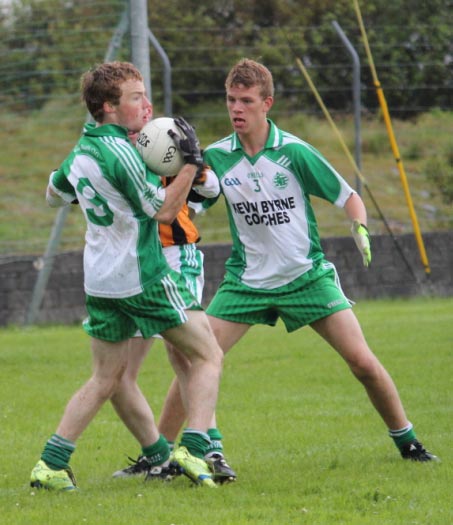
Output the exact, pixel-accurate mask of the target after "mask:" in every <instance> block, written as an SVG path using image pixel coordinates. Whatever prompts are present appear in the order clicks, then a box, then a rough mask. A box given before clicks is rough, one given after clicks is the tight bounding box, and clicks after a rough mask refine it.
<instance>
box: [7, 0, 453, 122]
mask: <svg viewBox="0 0 453 525" xmlns="http://www.w3.org/2000/svg"><path fill="white" fill-rule="evenodd" d="M127 4H128V2H127V1H123V0H98V1H96V0H94V1H93V0H77V1H75V0H72V1H71V0H15V1H14V2H13V3H12V8H11V10H10V11H9V12H8V13H6V11H5V12H1V14H0V25H1V35H0V56H1V57H2V65H1V67H0V71H1V73H2V74H1V75H0V93H1V95H0V104H3V105H5V104H9V105H11V104H14V106H21V105H22V106H24V105H25V106H26V107H32V108H37V107H39V105H40V104H42V103H44V102H45V101H46V100H47V99H48V97H50V96H58V95H60V94H64V93H67V92H76V91H77V88H78V79H79V77H80V74H81V72H82V71H84V70H85V69H87V68H88V67H90V66H91V65H92V64H93V63H95V62H100V61H102V60H103V56H104V53H105V49H106V48H107V45H108V43H109V40H110V39H111V37H112V34H113V31H114V29H115V27H116V25H117V23H118V21H119V17H120V15H121V13H122V12H123V10H124V8H125V6H126V5H127ZM361 10H362V16H363V19H364V22H365V27H366V29H367V35H368V39H369V42H370V46H371V50H372V53H373V58H374V62H375V64H376V68H377V71H378V75H379V80H380V83H381V85H382V86H383V89H384V92H385V95H386V98H387V101H388V103H389V106H390V107H391V108H394V110H395V111H397V112H398V114H399V116H412V115H416V114H417V113H418V112H421V111H426V110H427V109H429V108H430V107H439V108H444V109H451V108H452V107H453V89H452V88H453V66H452V64H453V43H452V40H451V26H452V22H453V15H452V9H451V2H450V1H449V0H448V1H447V0H431V1H430V2H419V1H417V0H393V1H392V2H388V1H386V0H369V1H367V2H363V1H362V2H361ZM148 18H149V27H150V29H151V30H152V31H153V33H154V34H155V36H156V37H157V38H158V40H159V42H160V44H161V46H162V47H163V48H164V49H165V51H166V53H167V55H168V57H169V59H170V63H171V65H172V71H173V74H172V80H173V106H174V107H175V109H177V110H179V111H181V110H184V109H185V108H187V107H190V106H191V105H192V104H199V103H207V102H210V101H214V100H218V99H219V96H220V97H223V83H224V78H225V74H226V72H227V71H228V69H229V67H230V66H231V65H232V64H233V63H234V61H235V60H237V59H238V58H240V57H242V56H248V57H251V58H255V59H259V60H261V61H263V62H264V63H265V64H266V65H268V66H269V67H270V69H271V70H272V72H273V74H274V77H275V83H276V87H277V93H278V95H279V96H280V97H282V98H283V100H284V101H286V102H287V103H290V102H295V101H296V102H297V104H298V105H299V106H303V107H304V106H308V105H310V106H313V98H312V95H311V93H310V92H309V89H308V87H307V86H306V84H305V82H304V79H303V78H302V76H301V74H300V72H299V71H298V69H297V67H296V65H295V60H294V56H293V54H292V51H291V49H290V46H289V43H291V46H292V47H293V48H294V50H295V52H296V53H297V54H298V56H299V57H300V58H301V59H302V60H303V61H304V63H305V65H306V66H307V67H308V69H309V72H310V74H311V76H312V78H313V81H314V83H315V85H317V87H318V88H319V90H320V93H321V94H322V96H323V99H324V101H325V102H326V104H327V106H328V107H330V108H332V109H335V110H340V111H348V110H350V106H351V81H352V71H351V60H350V56H349V54H348V52H347V50H346V49H345V47H344V46H343V44H342V43H341V41H340V39H339V36H338V35H337V34H336V32H335V30H334V28H333V26H332V22H333V21H334V20H336V21H337V22H338V23H339V24H340V26H341V28H342V29H343V31H344V32H345V33H346V35H347V37H348V38H349V40H350V41H351V43H352V44H353V46H354V47H355V48H356V49H357V50H358V52H359V55H360V60H361V81H362V102H363V106H364V107H366V108H367V110H369V111H374V110H375V109H376V108H378V102H377V98H376V95H375V92H374V86H373V82H372V78H371V75H370V71H369V68H368V64H367V58H366V54H365V51H364V47H363V43H362V40H361V35H360V31H359V27H358V23H357V19H356V14H355V11H354V7H353V2H352V0H336V1H335V2H332V1H331V0H304V1H302V0H248V1H246V2H244V1H243V0H242V1H238V0H205V1H204V2H199V0H153V1H151V0H148ZM127 44H128V40H127V38H125V39H124V42H123V47H122V48H121V50H120V53H119V57H120V58H125V59H128V58H129V56H128V52H129V49H128V47H127ZM150 59H151V64H152V72H153V75H154V78H153V84H155V85H156V86H157V87H158V89H157V91H156V92H155V96H156V97H157V100H158V101H159V98H160V99H161V98H162V96H163V94H162V89H161V87H160V85H159V82H158V80H159V78H160V76H161V74H162V65H161V63H160V58H159V56H158V55H157V54H156V52H155V51H154V50H153V49H152V50H151V57H150ZM153 95H154V92H153Z"/></svg>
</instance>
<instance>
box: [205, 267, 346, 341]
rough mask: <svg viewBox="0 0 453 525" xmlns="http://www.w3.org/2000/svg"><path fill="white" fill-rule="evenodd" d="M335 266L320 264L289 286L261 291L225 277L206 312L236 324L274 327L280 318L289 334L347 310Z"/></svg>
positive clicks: (229, 276)
mask: <svg viewBox="0 0 453 525" xmlns="http://www.w3.org/2000/svg"><path fill="white" fill-rule="evenodd" d="M351 304H352V303H351V301H349V299H348V298H347V297H346V296H345V295H344V293H343V291H342V289H341V286H340V282H339V279H338V275H337V272H336V270H335V266H334V265H333V264H332V263H329V262H327V261H323V262H321V263H319V264H318V265H317V266H316V267H314V268H312V269H311V270H310V271H308V272H307V273H304V274H303V275H301V276H300V277H298V278H297V279H295V280H294V281H293V282H291V283H290V284H287V285H285V286H281V287H279V288H274V289H272V290H263V289H256V288H250V287H249V286H245V285H244V284H242V283H240V282H238V281H237V280H236V279H235V278H234V277H232V276H231V275H229V274H227V275H226V276H225V279H224V281H223V282H222V284H221V285H220V287H219V289H218V290H217V293H216V294H215V296H214V298H213V299H212V301H211V303H210V304H209V306H208V308H207V310H206V313H207V314H209V315H211V316H213V317H219V318H220V319H225V320H227V321H233V322H236V323H246V324H250V325H254V324H267V325H270V326H275V324H276V323H277V320H278V318H281V319H282V321H283V322H284V324H285V327H286V330H287V331H288V332H293V331H294V330H297V329H298V328H302V326H305V325H308V324H310V323H312V322H314V321H316V320H318V319H322V318H323V317H327V316H328V315H331V314H333V313H334V312H338V311H339V310H345V309H346V308H351Z"/></svg>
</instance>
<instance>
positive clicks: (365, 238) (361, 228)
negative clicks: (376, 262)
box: [351, 219, 371, 267]
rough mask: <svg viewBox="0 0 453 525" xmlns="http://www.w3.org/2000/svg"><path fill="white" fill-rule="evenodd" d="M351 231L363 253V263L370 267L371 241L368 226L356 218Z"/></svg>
mask: <svg viewBox="0 0 453 525" xmlns="http://www.w3.org/2000/svg"><path fill="white" fill-rule="evenodd" d="M351 232H352V236H353V237H354V241H355V243H356V245H357V248H358V249H359V252H360V253H361V254H362V258H363V264H364V266H367V267H368V266H369V265H370V263H371V241H370V234H369V233H368V228H367V227H366V226H365V225H364V224H361V223H360V221H359V220H358V219H354V220H353V221H352V226H351Z"/></svg>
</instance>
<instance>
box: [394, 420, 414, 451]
mask: <svg viewBox="0 0 453 525" xmlns="http://www.w3.org/2000/svg"><path fill="white" fill-rule="evenodd" d="M389 436H390V437H391V438H392V439H393V441H394V442H395V445H396V446H397V447H398V448H399V449H400V448H401V447H402V446H403V445H405V444H406V443H409V442H410V441H414V440H415V439H417V437H416V435H415V432H414V427H413V425H412V423H409V424H408V425H407V426H406V427H404V428H400V429H399V430H389Z"/></svg>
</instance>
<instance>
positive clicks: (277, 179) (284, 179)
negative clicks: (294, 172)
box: [272, 173, 289, 190]
mask: <svg viewBox="0 0 453 525" xmlns="http://www.w3.org/2000/svg"><path fill="white" fill-rule="evenodd" d="M288 182H289V177H288V175H285V174H284V173H276V174H275V175H274V178H273V179H272V183H273V184H274V186H275V187H276V188H277V189H278V190H284V189H285V188H286V187H287V186H288Z"/></svg>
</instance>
